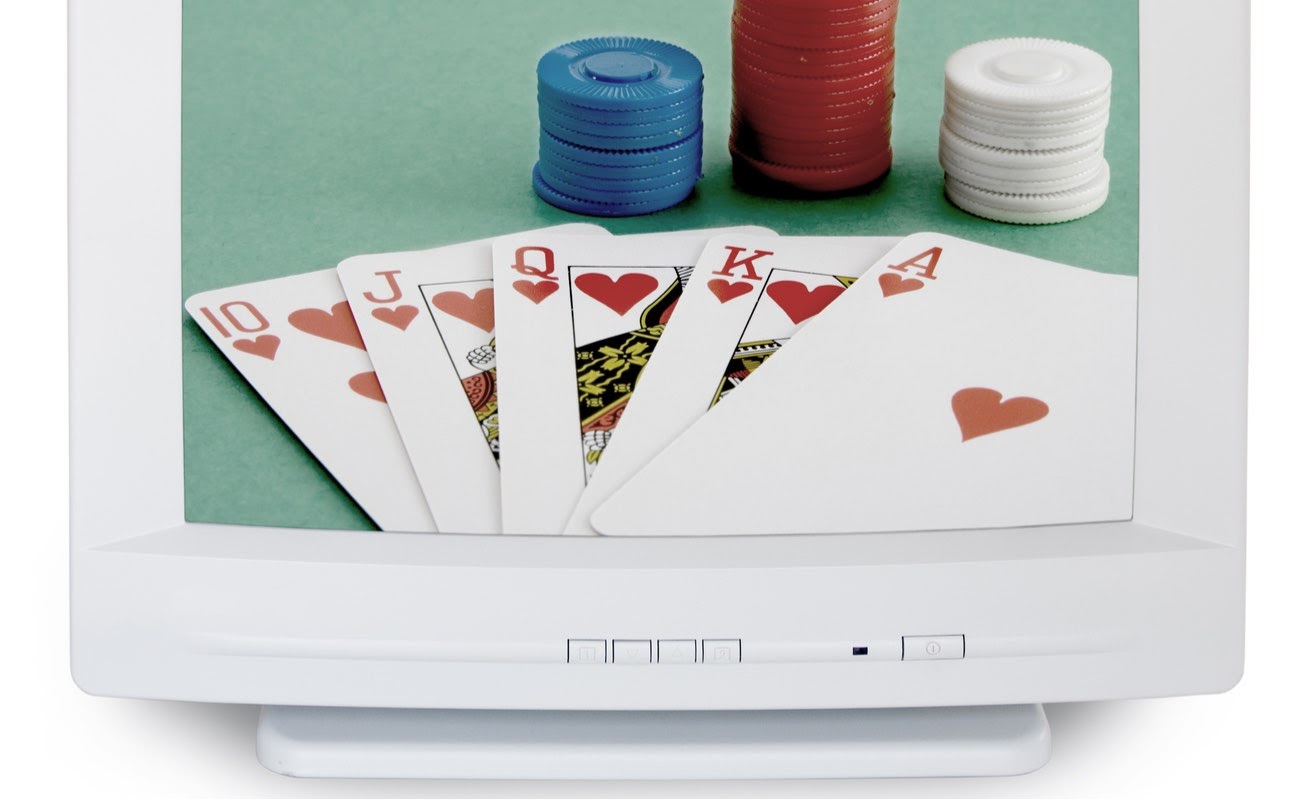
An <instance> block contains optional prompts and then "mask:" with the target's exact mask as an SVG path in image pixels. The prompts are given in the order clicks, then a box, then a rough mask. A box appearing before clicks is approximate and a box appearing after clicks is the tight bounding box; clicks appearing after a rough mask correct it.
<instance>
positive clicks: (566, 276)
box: [493, 228, 770, 534]
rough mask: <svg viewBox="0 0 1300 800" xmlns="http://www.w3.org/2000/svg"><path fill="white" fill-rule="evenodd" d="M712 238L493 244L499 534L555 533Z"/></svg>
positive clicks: (692, 234) (529, 239) (685, 235)
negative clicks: (499, 446)
mask: <svg viewBox="0 0 1300 800" xmlns="http://www.w3.org/2000/svg"><path fill="white" fill-rule="evenodd" d="M738 230H740V229H738ZM743 230H747V231H749V232H750V233H756V232H757V233H769V234H770V231H765V230H764V229H761V228H748V229H743ZM718 232H720V230H718V229H715V230H709V231H683V232H680V233H665V234H646V235H640V236H621V237H611V238H605V237H573V236H568V237H566V236H554V235H550V236H546V235H522V236H513V237H506V238H503V239H498V240H497V241H496V242H495V243H494V244H493V269H494V275H495V278H496V287H497V292H496V322H497V350H496V353H497V364H498V367H499V371H498V372H499V376H500V383H499V387H498V395H497V396H498V401H499V404H500V408H501V412H502V413H501V441H502V448H503V449H502V459H501V513H502V527H503V529H504V530H505V532H506V533H523V534H556V533H560V532H561V531H562V530H563V528H564V524H565V522H566V521H567V520H568V518H569V514H570V512H572V510H573V504H574V503H575V502H576V500H577V498H578V494H579V493H580V492H581V491H582V487H583V486H584V485H585V484H586V481H587V478H588V477H589V476H590V475H591V474H593V473H594V471H595V469H596V467H597V466H598V465H599V460H600V455H601V452H602V451H603V450H604V447H605V445H606V444H607V443H608V442H609V440H610V439H611V437H612V436H613V433H614V428H615V427H616V426H617V423H618V418H619V416H620V415H621V414H622V411H623V408H624V406H625V404H626V402H627V398H628V397H630V396H631V394H632V389H633V387H634V386H635V385H636V381H637V377H638V376H639V375H640V373H641V370H642V369H644V367H645V365H646V364H647V363H649V360H650V357H651V355H652V354H653V352H654V348H655V346H656V345H657V343H658V340H659V335H660V334H661V333H662V331H663V328H664V326H665V325H666V324H667V322H668V320H669V318H670V317H671V315H672V313H673V309H674V308H675V307H676V303H677V300H678V298H679V297H680V295H681V291H682V286H683V285H684V284H685V283H686V282H687V279H688V278H689V276H690V273H691V270H692V269H693V267H694V266H695V262H696V260H697V259H698V258H699V256H700V251H701V250H702V249H703V248H704V245H705V243H706V242H707V241H708V240H709V238H710V237H711V236H713V235H714V234H716V233H718Z"/></svg>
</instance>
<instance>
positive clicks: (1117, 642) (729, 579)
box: [70, 0, 1249, 708]
mask: <svg viewBox="0 0 1300 800" xmlns="http://www.w3.org/2000/svg"><path fill="white" fill-rule="evenodd" d="M180 7H181V2H180V0H120V1H119V2H114V3H112V4H106V3H95V2H89V1H88V0H74V2H72V4H71V9H70V51H71V52H70V109H71V111H70V116H71V121H70V172H71V187H70V225H71V238H70V259H71V267H70V270H71V271H70V294H71V307H70V311H71V334H70V335H71V343H72V352H71V426H72V562H73V645H74V647H73V671H74V675H75V677H76V679H77V681H78V683H79V685H81V686H82V687H83V688H85V689H86V690H87V691H90V692H92V693H96V694H108V695H119V696H138V697H161V698H171V699H187V700H209V701H224V702H247V703H278V704H328V705H372V706H383V705H390V706H421V707H468V708H473V707H515V708H550V707H562V708H563V707H572V708H620V707H622V708H630V707H640V708H772V707H792V708H793V707H835V706H900V705H939V704H959V705H960V704H985V703H1009V702H1047V701H1061V700H1084V699H1105V698H1113V697H1132V696H1156V695H1172V694H1189V693H1198V692H1208V691H1216V690H1222V689H1226V688H1228V687H1229V686H1231V685H1232V684H1234V683H1235V682H1236V680H1237V678H1238V676H1239V675H1240V670H1241V657H1242V628H1243V596H1244V591H1243V584H1244V543H1245V519H1244V510H1245V387H1246V311H1247V309H1246V295H1247V278H1246V258H1247V231H1248V225H1247V221H1248V180H1247V175H1248V164H1249V159H1248V149H1247V142H1248V128H1247V125H1248V122H1247V120H1248V95H1249V93H1248V81H1249V77H1248V57H1247V55H1248V48H1249V20H1248V8H1247V7H1241V8H1237V7H1235V6H1234V7H1233V9H1232V10H1226V9H1224V8H1223V7H1222V5H1221V4H1214V3H1212V2H1209V1H1208V0H1197V1H1196V2H1195V3H1188V2H1176V1H1175V0H1143V2H1142V3H1141V7H1140V24H1141V29H1142V32H1141V42H1142V53H1141V65H1142V76H1141V85H1142V89H1141V91H1142V113H1141V128H1142V143H1143V147H1142V163H1141V175H1142V179H1141V186H1142V196H1141V204H1140V209H1141V211H1140V213H1141V241H1140V264H1141V267H1140V272H1141V274H1140V278H1139V281H1140V313H1139V320H1140V331H1139V375H1138V418H1137V448H1136V450H1137V454H1136V479H1135V501H1134V517H1133V521H1131V522H1125V523H1106V524H1096V525H1082V526H1057V527H1051V528H1039V529H1018V530H991V531H947V532H930V533H909V534H870V535H853V536H808V537H771V538H764V539H760V538H756V539H747V540H745V541H744V543H743V548H742V547H741V546H738V543H737V542H736V541H716V540H709V539H694V540H673V541H657V540H606V539H597V540H587V539H581V538H563V539H558V538H557V539H542V538H515V537H486V538H485V537H470V536H454V535H441V536H401V535H395V536H377V535H375V534H370V533H356V532H340V531H328V532H327V531H319V532H305V531H299V530H274V529H260V528H247V527H226V526H216V525H200V524H190V523H186V522H185V519H184V503H183V480H182V469H183V460H182V420H181V363H180V353H181V350H180V325H179V324H178V323H179V322H180V320H181V313H182V311H181V309H180V303H179V300H180V271H179V264H180V230H179V220H180V119H181V117H180V63H181V59H180V55H181V45H180V18H181V14H180ZM1189 52H1190V53H1211V52H1212V53H1214V54H1215V57H1214V58H1212V59H1210V58H1203V59H1202V58H1188V57H1187V54H1188V53H1189ZM1207 97H1211V98H1213V99H1214V102H1213V103H1212V104H1207V103H1206V102H1205V98H1207ZM1208 109H1212V110H1213V113H1208ZM1207 154H1213V156H1212V158H1211V157H1210V156H1207ZM1207 163H1212V164H1213V165H1214V169H1212V170H1206V169H1204V168H1203V167H1204V165H1206V164H1207ZM123 342H128V343H130V346H128V347H124V346H122V345H123ZM428 609H449V610H452V611H449V612H448V613H446V614H445V615H440V614H436V613H432V614H431V613H429V612H428V611H427V610H428ZM882 609H883V610H882ZM453 612H454V613H453ZM959 627H960V628H961V630H958V628H959ZM943 632H961V633H964V634H966V635H967V636H968V640H969V641H970V642H971V645H970V648H969V652H968V655H969V657H968V658H967V659H965V660H964V661H962V662H956V663H945V664H925V665H917V664H903V663H901V662H898V661H897V660H896V659H895V660H889V659H882V660H870V661H862V662H857V663H854V662H837V661H834V660H833V659H832V660H817V659H816V658H812V659H808V658H805V655H806V653H808V652H812V651H813V650H815V649H816V648H817V647H823V646H826V647H832V649H833V648H834V647H838V646H840V645H841V644H845V643H848V642H851V641H856V640H857V639H859V638H861V639H862V640H864V641H866V640H870V641H871V642H872V643H873V644H874V643H879V644H876V646H877V647H878V648H880V652H882V653H886V654H887V653H889V652H891V651H890V650H889V647H890V645H889V642H890V641H891V640H893V639H897V637H899V636H901V635H906V634H908V633H912V634H927V635H928V634H935V633H943ZM587 637H592V638H608V639H614V638H649V639H656V638H665V639H667V638H677V637H682V638H698V639H704V638H742V639H744V640H745V641H746V642H747V643H748V642H753V643H755V645H756V647H757V648H758V649H757V650H756V651H755V652H757V653H760V654H761V653H766V654H767V655H766V657H764V658H762V659H760V660H756V661H750V660H746V663H744V664H742V665H739V666H736V667H731V668H727V669H722V670H714V669H707V668H701V669H693V670H686V671H677V672H672V671H670V670H641V671H637V670H622V669H606V670H600V669H595V670H591V669H582V668H578V669H575V668H573V667H571V666H569V665H567V664H564V663H563V661H564V659H563V655H562V649H563V647H564V641H565V640H566V639H568V638H587ZM782 653H786V654H788V655H789V658H783V657H782V656H781V654H782ZM801 654H803V655H801ZM864 678H865V679H864Z"/></svg>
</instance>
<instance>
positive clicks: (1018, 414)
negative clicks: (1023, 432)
mask: <svg viewBox="0 0 1300 800" xmlns="http://www.w3.org/2000/svg"><path fill="white" fill-rule="evenodd" d="M1050 410H1051V409H1049V408H1048V406H1047V403H1044V402H1043V401H1042V400H1039V399H1037V398H1034V397H1012V398H1011V399H1009V400H1003V399H1002V393H1001V392H999V391H997V390H995V389H983V388H972V389H962V390H961V391H960V392H957V393H956V394H954V395H953V396H952V413H953V416H955V417H956V418H957V426H958V427H960V428H961V440H962V441H963V442H969V441H970V440H971V439H976V438H978V437H980V436H988V435H989V434H991V433H999V432H1001V431H1006V430H1011V429H1012V428H1020V427H1023V426H1025V425H1030V424H1032V423H1035V422H1038V421H1039V420H1041V419H1043V418H1044V417H1046V416H1047V414H1048V413H1049V411H1050Z"/></svg>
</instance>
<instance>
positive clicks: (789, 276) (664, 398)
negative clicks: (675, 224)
mask: <svg viewBox="0 0 1300 800" xmlns="http://www.w3.org/2000/svg"><path fill="white" fill-rule="evenodd" d="M898 241H899V240H898V238H897V237H892V238H891V237H856V238H854V237H844V238H829V237H827V238H823V237H807V238H805V237H789V238H786V237H781V238H768V237H754V236H741V235H737V234H727V235H724V236H720V237H715V238H714V239H712V240H711V241H710V242H709V244H708V245H707V246H706V247H705V248H704V253H703V255H702V256H701V257H700V261H699V263H698V265H697V266H696V270H695V272H696V275H697V276H698V278H699V279H698V280H694V281H692V282H691V283H690V284H688V285H687V287H686V290H685V291H684V292H683V294H682V299H681V302H680V303H679V304H678V306H677V309H676V311H675V312H674V313H673V324H672V325H671V326H670V327H669V328H668V329H667V330H665V331H664V334H663V337H662V338H661V339H660V341H659V345H658V347H657V348H656V349H655V354H656V355H655V362H654V366H652V367H648V368H647V369H646V370H645V373H644V374H643V375H642V377H641V380H640V381H639V382H638V383H637V390H636V397H635V399H634V400H631V401H629V402H628V404H627V411H626V412H624V414H623V416H622V418H621V419H620V420H619V429H618V430H619V433H618V437H617V438H616V439H614V440H612V441H611V442H610V444H609V447H608V448H607V449H606V450H605V452H604V453H603V454H602V455H601V459H600V471H599V472H598V473H596V474H594V475H593V476H592V477H591V479H590V480H589V481H588V483H587V487H586V489H584V490H583V492H582V494H581V496H580V497H579V498H578V503H577V506H576V507H575V508H574V512H573V515H572V516H571V517H570V519H569V522H568V525H567V526H566V528H565V533H569V534H594V533H595V532H596V531H595V529H593V528H592V527H591V524H590V517H591V512H592V511H594V510H595V509H596V508H597V507H598V506H599V505H600V504H601V503H603V502H604V501H605V500H606V499H607V498H608V497H609V496H610V495H611V494H612V493H613V492H614V490H615V489H617V488H618V487H619V486H621V485H623V483H624V482H626V481H627V479H628V478H630V477H631V476H632V475H633V474H634V473H635V472H636V471H637V470H639V469H641V468H642V467H643V466H645V465H646V463H647V462H649V461H650V459H651V458H653V457H654V456H655V454H657V453H658V452H659V451H660V450H662V449H663V448H664V447H665V446H667V445H668V444H669V443H670V442H671V441H672V440H673V439H675V438H677V437H678V436H679V435H681V433H682V432H683V431H685V430H686V428H687V427H689V426H690V424H691V423H692V422H694V421H695V420H697V419H699V418H700V417H701V416H702V415H703V414H704V413H705V412H706V411H708V410H709V409H710V408H711V407H712V406H713V405H715V404H716V403H717V402H718V401H720V400H721V399H722V398H723V397H724V396H725V395H726V394H728V393H729V392H730V391H731V390H732V389H734V388H736V387H737V386H739V385H740V383H741V382H742V381H744V380H745V379H746V378H747V377H748V376H749V375H750V374H751V373H753V372H754V370H756V369H758V367H759V366H760V365H761V364H762V363H763V362H764V361H766V360H767V359H768V358H769V357H771V356H772V355H774V354H775V353H776V351H777V350H779V349H780V348H781V347H782V346H783V345H784V344H785V343H786V342H787V341H788V340H789V339H790V337H792V336H793V335H794V334H795V332H796V331H798V330H799V329H800V328H801V327H802V326H803V325H804V324H805V323H806V322H807V321H808V320H810V319H812V318H813V317H815V316H816V315H817V314H818V313H820V312H821V311H822V310H824V309H825V308H826V307H827V306H829V305H830V304H831V302H832V301H834V300H835V299H836V298H838V297H839V296H840V295H841V294H842V293H843V292H844V291H845V290H846V289H847V287H848V286H850V285H852V283H853V282H854V280H855V279H856V278H858V277H859V276H860V275H862V274H863V272H865V271H866V270H867V268H868V267H870V266H871V265H873V264H875V263H876V262H877V261H878V260H879V259H880V258H881V257H882V256H884V255H885V254H886V253H888V252H889V250H890V248H891V247H893V246H894V245H896V244H897V243H898Z"/></svg>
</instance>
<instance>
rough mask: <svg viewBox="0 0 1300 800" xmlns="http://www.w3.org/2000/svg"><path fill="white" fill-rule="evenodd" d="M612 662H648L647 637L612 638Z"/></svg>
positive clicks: (648, 641) (648, 645)
mask: <svg viewBox="0 0 1300 800" xmlns="http://www.w3.org/2000/svg"><path fill="white" fill-rule="evenodd" d="M614 663H615V664H649V663H650V640H649V639H615V640H614Z"/></svg>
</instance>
